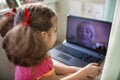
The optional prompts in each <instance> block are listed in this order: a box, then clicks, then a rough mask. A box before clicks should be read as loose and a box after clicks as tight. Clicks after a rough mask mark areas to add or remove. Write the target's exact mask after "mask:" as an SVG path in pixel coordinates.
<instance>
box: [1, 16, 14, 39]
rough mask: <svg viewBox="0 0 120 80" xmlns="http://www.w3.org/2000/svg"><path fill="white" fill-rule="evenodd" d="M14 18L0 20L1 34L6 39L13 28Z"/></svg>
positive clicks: (7, 17) (4, 17)
mask: <svg viewBox="0 0 120 80" xmlns="http://www.w3.org/2000/svg"><path fill="white" fill-rule="evenodd" d="M13 21H14V16H3V17H1V19H0V33H1V36H2V37H4V36H5V34H6V33H7V32H8V31H9V30H10V29H11V28H12V27H13Z"/></svg>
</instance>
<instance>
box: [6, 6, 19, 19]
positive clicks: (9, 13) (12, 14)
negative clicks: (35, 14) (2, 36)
mask: <svg viewBox="0 0 120 80" xmlns="http://www.w3.org/2000/svg"><path fill="white" fill-rule="evenodd" d="M16 13H17V9H16V8H12V12H7V13H5V14H4V16H13V17H14V16H15V14H16Z"/></svg>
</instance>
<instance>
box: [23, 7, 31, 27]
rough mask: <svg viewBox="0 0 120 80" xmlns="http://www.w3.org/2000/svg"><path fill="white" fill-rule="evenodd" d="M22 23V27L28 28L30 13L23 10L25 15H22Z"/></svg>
mask: <svg viewBox="0 0 120 80" xmlns="http://www.w3.org/2000/svg"><path fill="white" fill-rule="evenodd" d="M24 17H25V18H24V21H23V25H26V26H28V25H29V24H30V11H29V10H28V9H25V15H24Z"/></svg>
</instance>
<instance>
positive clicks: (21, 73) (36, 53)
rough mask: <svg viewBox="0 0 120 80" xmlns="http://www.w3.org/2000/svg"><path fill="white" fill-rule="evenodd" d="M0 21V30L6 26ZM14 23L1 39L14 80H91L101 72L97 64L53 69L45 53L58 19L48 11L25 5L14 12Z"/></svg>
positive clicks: (49, 46) (53, 35)
mask: <svg viewBox="0 0 120 80" xmlns="http://www.w3.org/2000/svg"><path fill="white" fill-rule="evenodd" d="M7 19H8V18H6V20H7ZM1 21H2V22H3V23H5V24H4V25H0V27H4V28H6V25H7V24H8V23H6V21H3V20H1ZM11 23H12V22H11ZM13 23H14V27H13V28H12V29H11V30H9V31H8V32H7V33H6V34H5V36H4V41H3V48H4V49H5V51H6V54H7V57H8V59H9V60H10V61H11V62H13V63H14V64H15V65H16V71H15V80H59V79H58V77H57V76H56V74H70V73H71V75H69V76H66V77H64V78H62V79H61V80H92V79H93V78H95V77H96V76H97V75H98V74H99V73H100V72H101V67H99V66H98V64H96V63H91V64H89V65H87V66H86V67H84V68H82V69H81V68H77V67H72V66H61V65H57V64H54V65H53V62H52V60H51V58H50V56H48V54H47V51H48V50H49V49H51V48H52V47H53V45H54V43H55V41H56V32H57V28H58V27H57V26H58V16H57V14H56V13H55V12H54V11H53V10H52V9H50V8H49V7H47V6H45V5H42V4H27V5H24V6H22V7H21V8H20V9H19V10H18V11H17V14H16V15H15V18H14V22H13ZM7 26H8V25H7ZM0 33H1V34H2V31H0Z"/></svg>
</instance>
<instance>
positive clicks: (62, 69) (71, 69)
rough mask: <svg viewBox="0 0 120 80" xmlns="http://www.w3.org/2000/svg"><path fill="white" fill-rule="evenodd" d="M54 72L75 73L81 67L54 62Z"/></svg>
mask: <svg viewBox="0 0 120 80" xmlns="http://www.w3.org/2000/svg"><path fill="white" fill-rule="evenodd" d="M54 68H55V72H56V74H63V75H64V74H70V73H75V72H77V71H78V70H80V69H81V68H78V67H73V66H67V65H60V64H57V63H55V64H54Z"/></svg>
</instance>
